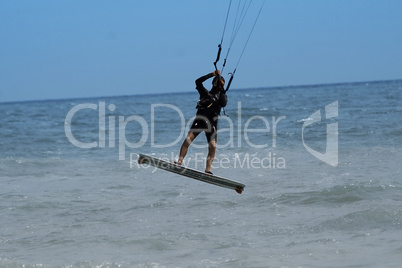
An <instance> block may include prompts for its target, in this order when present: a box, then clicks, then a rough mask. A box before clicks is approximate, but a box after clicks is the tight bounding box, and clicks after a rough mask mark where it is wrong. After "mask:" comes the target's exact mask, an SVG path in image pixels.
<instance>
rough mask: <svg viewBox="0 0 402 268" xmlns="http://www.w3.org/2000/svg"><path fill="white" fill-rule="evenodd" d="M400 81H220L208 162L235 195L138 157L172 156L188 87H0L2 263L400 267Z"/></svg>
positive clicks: (190, 106)
mask: <svg viewBox="0 0 402 268" xmlns="http://www.w3.org/2000/svg"><path fill="white" fill-rule="evenodd" d="M401 92H402V81H383V82H368V83H352V84H335V85H317V86H299V87H285V88H267V89H245V90H233V91H230V92H229V104H228V106H227V107H226V109H225V112H226V115H227V116H222V117H221V118H220V123H219V129H220V130H219V134H218V136H219V139H218V146H219V147H218V149H217V155H216V160H215V162H214V166H213V171H214V173H215V174H217V175H221V176H224V177H227V178H231V179H234V180H237V181H240V182H242V183H244V184H246V188H245V191H244V192H243V194H242V195H238V194H237V193H236V192H234V191H231V190H228V189H225V188H219V187H216V186H212V185H209V184H204V183H202V182H199V181H194V180H191V179H189V178H185V177H181V176H178V175H175V174H170V173H167V172H164V171H160V170H154V169H153V168H150V167H143V166H139V165H137V163H136V157H137V156H138V154H139V153H146V154H153V155H154V156H156V157H161V158H166V159H171V160H174V159H175V158H176V157H177V155H178V151H179V148H180V145H181V142H182V141H183V139H184V136H185V134H186V133H187V130H188V126H189V124H191V119H192V117H193V116H194V115H195V108H194V107H195V105H196V102H197V99H198V93H197V92H196V91H195V90H194V91H191V92H189V93H172V94H161V95H142V96H122V97H109V98H91V99H72V100H49V101H35V102H20V103H0V112H1V114H2V115H3V116H2V117H1V118H0V185H1V187H0V200H1V201H0V215H1V217H0V226H1V229H0V266H2V267H334V266H336V267H398V265H399V264H400V262H401V261H402V257H401V256H402V246H401V244H402V243H401V242H402V240H401V237H402V231H401V230H402V226H401V224H402V209H401V207H402V206H401V205H402V197H401V196H402V195H401V193H402V192H401V190H402V184H401V180H400V178H401V165H400V162H401V160H402V149H401V144H402V126H401V124H400V118H402V105H401V103H402V102H401ZM326 107H327V109H326ZM318 115H319V119H317V116H318ZM335 145H336V146H335ZM206 155H207V147H206V139H205V137H204V135H203V134H201V135H200V136H199V137H198V138H197V139H196V142H195V143H194V144H193V146H192V147H190V150H189V153H188V155H187V158H186V161H187V162H186V165H188V166H191V167H193V168H197V169H199V170H203V169H204V165H205V163H204V162H205V157H206Z"/></svg>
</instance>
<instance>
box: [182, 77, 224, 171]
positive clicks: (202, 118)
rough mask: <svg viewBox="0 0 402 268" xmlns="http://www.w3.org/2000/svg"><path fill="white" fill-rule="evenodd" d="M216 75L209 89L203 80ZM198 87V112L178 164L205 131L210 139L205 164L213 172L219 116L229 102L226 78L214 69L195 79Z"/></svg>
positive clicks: (206, 169)
mask: <svg viewBox="0 0 402 268" xmlns="http://www.w3.org/2000/svg"><path fill="white" fill-rule="evenodd" d="M212 77H214V79H213V80H212V88H211V90H209V91H208V90H207V89H206V88H205V87H204V85H203V82H204V81H206V80H208V79H210V78H212ZM195 84H196V89H197V90H198V93H199V94H200V100H199V102H198V104H197V107H196V108H197V114H196V117H195V119H194V121H193V124H192V125H191V128H190V131H189V132H188V134H187V137H186V139H185V140H184V142H183V144H182V146H181V148H180V155H179V159H178V161H177V164H179V165H181V164H182V162H183V159H184V157H185V156H186V154H187V150H188V147H189V146H190V144H191V143H192V142H193V141H194V139H195V138H196V137H197V136H198V135H199V134H200V133H201V132H203V131H204V132H205V135H206V138H207V141H208V157H207V161H206V166H205V172H206V173H209V174H212V172H211V166H212V162H213V161H214V158H215V151H216V141H217V128H218V117H219V114H220V112H221V108H222V107H225V106H226V104H227V101H228V100H227V95H226V94H225V89H224V86H225V79H224V78H223V77H222V76H221V72H220V71H219V70H216V71H213V72H212V73H209V74H207V75H204V76H201V77H200V78H198V79H197V80H196V81H195Z"/></svg>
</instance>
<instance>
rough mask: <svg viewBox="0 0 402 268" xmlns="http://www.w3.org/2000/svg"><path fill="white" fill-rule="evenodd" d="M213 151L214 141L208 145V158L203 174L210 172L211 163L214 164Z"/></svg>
mask: <svg viewBox="0 0 402 268" xmlns="http://www.w3.org/2000/svg"><path fill="white" fill-rule="evenodd" d="M215 151H216V140H211V141H210V142H209V143H208V157H207V164H206V167H205V172H211V166H212V162H214V158H215Z"/></svg>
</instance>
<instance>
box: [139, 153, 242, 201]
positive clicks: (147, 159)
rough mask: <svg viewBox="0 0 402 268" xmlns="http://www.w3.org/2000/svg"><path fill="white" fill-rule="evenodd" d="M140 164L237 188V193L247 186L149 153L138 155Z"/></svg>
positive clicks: (229, 187) (221, 185) (233, 188)
mask: <svg viewBox="0 0 402 268" xmlns="http://www.w3.org/2000/svg"><path fill="white" fill-rule="evenodd" d="M138 164H148V165H151V166H153V167H156V168H160V169H163V170H166V171H170V172H173V173H176V174H179V175H183V176H186V177H189V178H192V179H195V180H199V181H203V182H206V183H210V184H214V185H217V186H220V187H224V188H228V189H232V190H235V191H236V192H237V193H239V194H241V193H242V192H243V190H244V187H246V186H245V185H244V184H242V183H240V182H237V181H233V180H229V179H225V178H222V177H218V176H215V175H212V174H208V173H205V172H201V171H198V170H195V169H192V168H188V167H183V166H181V165H179V164H176V163H172V162H168V161H164V160H162V159H159V158H155V157H152V156H149V155H144V154H140V155H139V157H138Z"/></svg>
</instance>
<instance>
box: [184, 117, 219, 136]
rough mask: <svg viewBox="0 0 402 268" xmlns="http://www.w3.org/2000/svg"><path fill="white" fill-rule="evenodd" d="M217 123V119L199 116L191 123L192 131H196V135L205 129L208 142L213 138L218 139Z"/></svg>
mask: <svg viewBox="0 0 402 268" xmlns="http://www.w3.org/2000/svg"><path fill="white" fill-rule="evenodd" d="M217 123H218V122H217V121H216V120H210V119H208V118H206V117H203V116H197V117H196V118H195V119H194V122H193V124H192V125H191V128H190V131H191V132H193V133H194V136H195V137H197V136H198V134H200V133H201V132H203V131H204V132H205V136H206V137H207V141H208V143H209V142H210V141H212V140H215V141H217V138H218V137H217V134H218V131H217Z"/></svg>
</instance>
